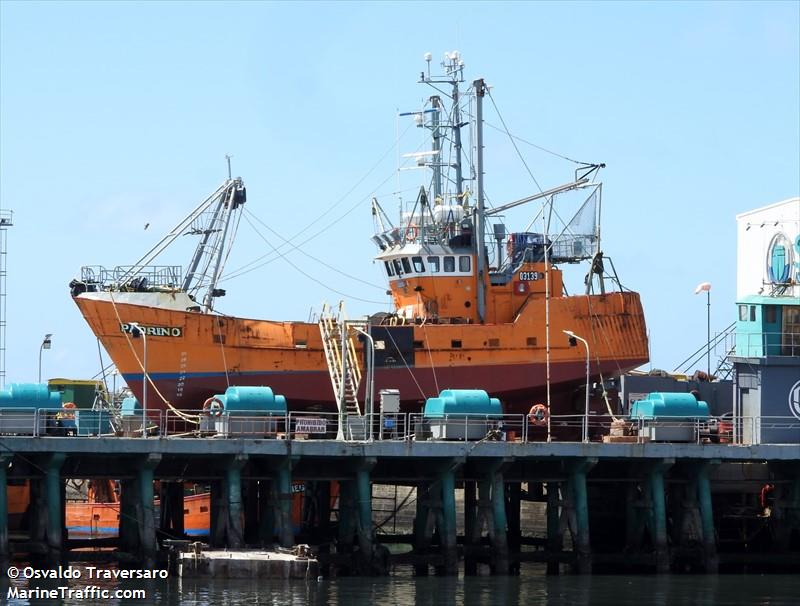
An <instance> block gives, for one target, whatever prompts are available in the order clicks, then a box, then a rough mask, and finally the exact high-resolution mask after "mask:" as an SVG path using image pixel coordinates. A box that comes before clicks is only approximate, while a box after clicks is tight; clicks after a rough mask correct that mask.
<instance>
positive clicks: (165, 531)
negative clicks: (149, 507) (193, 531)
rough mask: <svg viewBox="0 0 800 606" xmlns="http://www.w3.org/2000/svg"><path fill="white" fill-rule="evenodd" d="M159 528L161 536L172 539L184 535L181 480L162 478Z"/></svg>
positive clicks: (180, 537)
mask: <svg viewBox="0 0 800 606" xmlns="http://www.w3.org/2000/svg"><path fill="white" fill-rule="evenodd" d="M159 500H160V502H161V507H160V511H159V517H160V520H159V529H160V531H161V534H162V536H164V537H170V538H173V539H182V538H183V537H184V532H185V529H184V515H183V482H180V481H178V482H168V481H166V480H162V481H161V484H160V486H159Z"/></svg>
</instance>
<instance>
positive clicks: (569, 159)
mask: <svg viewBox="0 0 800 606" xmlns="http://www.w3.org/2000/svg"><path fill="white" fill-rule="evenodd" d="M490 95H491V93H490ZM484 124H485V125H486V126H488V127H489V128H491V129H494V130H496V131H500V132H505V133H506V134H508V131H507V130H504V129H502V128H500V127H499V126H495V125H494V124H491V123H490V122H484ZM510 136H511V137H512V138H513V139H516V140H517V141H519V142H520V143H524V144H525V145H530V146H531V147H535V148H536V149H538V150H541V151H543V152H545V153H548V154H551V155H553V156H556V157H557V158H561V159H563V160H567V161H568V162H573V163H575V164H578V165H580V166H591V164H590V163H589V162H581V161H579V160H573V159H572V158H569V157H567V156H562V155H561V154H559V153H556V152H554V151H551V150H549V149H547V148H546V147H542V146H541V145H536V143H531V142H530V141H527V140H525V139H523V138H522V137H518V136H517V135H510Z"/></svg>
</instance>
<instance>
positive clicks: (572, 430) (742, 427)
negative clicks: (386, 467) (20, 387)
mask: <svg viewBox="0 0 800 606" xmlns="http://www.w3.org/2000/svg"><path fill="white" fill-rule="evenodd" d="M81 415H84V416H83V417H81ZM344 422H345V426H344V428H343V432H342V433H343V435H344V441H346V442H366V441H405V442H438V441H461V442H494V441H497V442H512V443H534V442H546V441H547V439H548V434H547V426H546V422H543V421H542V420H541V419H538V418H535V417H531V416H530V415H523V414H510V415H476V414H453V415H442V416H439V417H426V416H424V415H423V414H422V413H391V414H389V413H386V414H381V413H375V414H372V415H349V416H346V417H345V421H344ZM338 423H339V413H336V412H311V411H307V412H290V413H288V414H251V413H249V412H246V413H243V414H240V413H239V412H237V411H233V412H231V411H222V412H219V413H216V412H209V411H202V410H180V411H177V410H167V411H161V410H148V411H147V414H146V416H145V415H143V414H135V415H122V416H119V415H117V414H112V412H111V411H105V410H103V411H89V410H81V409H77V410H76V409H70V410H65V409H54V408H0V436H28V437H33V438H51V437H72V436H80V437H94V438H101V437H126V438H142V437H146V438H155V439H190V438H198V437H200V438H214V439H236V438H245V439H278V440H289V441H291V440H335V439H336V437H337V434H338V429H339V425H338ZM584 423H586V418H585V417H584V416H583V415H553V416H551V417H550V439H551V441H554V442H581V441H582V435H583V427H584ZM143 427H144V428H146V429H145V431H143ZM588 436H589V441H590V442H601V441H611V442H615V441H616V442H634V443H642V442H649V441H658V442H682V443H697V444H736V445H751V444H761V443H768V444H793V443H798V442H800V419H798V418H795V417H791V416H782V417H778V416H762V417H738V418H736V419H731V418H715V417H710V418H708V419H670V418H664V417H660V418H641V419H630V418H625V419H624V420H623V422H620V421H616V422H615V420H614V419H613V418H612V417H610V416H608V415H590V416H589V418H588ZM606 436H613V437H610V438H606Z"/></svg>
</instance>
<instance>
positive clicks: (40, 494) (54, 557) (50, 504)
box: [30, 453, 66, 563]
mask: <svg viewBox="0 0 800 606" xmlns="http://www.w3.org/2000/svg"><path fill="white" fill-rule="evenodd" d="M65 459H66V455H65V454H64V453H55V454H52V455H49V456H48V457H46V458H44V460H43V461H42V463H41V465H40V466H39V467H40V468H41V469H42V470H43V471H44V475H43V476H42V477H41V479H39V480H33V481H31V493H30V494H31V503H30V509H31V513H32V516H31V540H32V541H34V542H38V543H40V544H41V545H42V547H43V551H44V553H45V560H47V561H48V562H50V563H52V562H57V561H59V560H60V559H61V549H62V544H63V536H64V533H65V532H66V525H65V523H64V522H65V518H64V516H65V511H64V510H65V502H64V501H65V494H64V490H63V488H64V482H63V481H62V480H61V466H62V465H63V464H64V461H65Z"/></svg>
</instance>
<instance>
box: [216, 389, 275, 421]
mask: <svg viewBox="0 0 800 606" xmlns="http://www.w3.org/2000/svg"><path fill="white" fill-rule="evenodd" d="M214 397H215V398H216V399H217V400H219V401H220V402H222V407H223V410H224V411H225V412H229V413H233V414H254V413H261V414H265V413H268V414H280V415H285V414H286V409H287V407H286V398H285V397H284V396H281V395H276V394H275V393H273V391H272V389H271V388H270V387H254V386H251V385H244V386H239V385H231V386H230V387H228V389H226V390H225V393H224V394H220V395H217V396H214Z"/></svg>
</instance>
